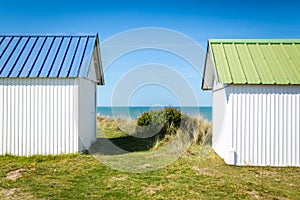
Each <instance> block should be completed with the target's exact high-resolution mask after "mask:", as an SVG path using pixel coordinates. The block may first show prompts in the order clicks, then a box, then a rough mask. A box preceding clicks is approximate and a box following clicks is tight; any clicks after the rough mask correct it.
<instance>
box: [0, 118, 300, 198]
mask: <svg viewBox="0 0 300 200" xmlns="http://www.w3.org/2000/svg"><path fill="white" fill-rule="evenodd" d="M120 120H121V119H120ZM121 121H122V120H121ZM118 123H121V122H118ZM127 123H129V125H130V123H131V124H132V122H130V121H122V124H127ZM100 130H101V131H100ZM131 130H133V129H131ZM126 132H127V133H128V132H130V131H126ZM133 132H134V131H132V133H133ZM98 134H99V136H101V137H103V138H102V139H104V138H105V137H106V138H109V140H112V141H114V142H115V144H122V143H124V142H126V141H128V143H127V146H126V145H125V144H123V145H125V146H123V147H126V148H127V150H130V152H129V153H128V152H127V153H122V154H118V153H117V154H114V155H112V154H103V155H99V156H102V157H105V159H108V160H110V161H111V160H113V159H115V160H117V161H116V162H118V163H114V164H115V165H120V166H122V164H123V165H124V166H126V165H127V164H131V165H136V166H132V167H133V168H134V167H137V168H138V167H139V166H146V167H145V169H148V168H150V169H151V168H154V167H155V166H154V164H153V163H157V162H159V158H161V157H163V159H165V157H164V154H161V152H160V150H161V149H164V147H166V145H167V144H168V141H164V143H163V144H159V145H157V143H159V142H157V141H155V140H154V139H153V140H152V139H151V140H150V139H149V140H148V141H145V143H144V144H143V145H145V144H147V145H148V148H147V149H137V150H135V149H134V147H132V148H130V146H132V145H134V144H137V143H139V142H140V140H137V139H136V140H133V139H132V140H130V139H129V140H127V139H128V138H130V137H132V135H130V134H129V135H128V134H125V133H124V130H123V131H122V129H120V128H118V126H116V121H112V120H109V119H102V121H101V120H99V132H98ZM117 139H118V140H119V141H118V140H117ZM169 139H170V140H171V139H174V138H169ZM175 147H177V146H175ZM205 151H207V152H205ZM157 152H158V153H157ZM143 156H144V157H146V162H148V161H149V160H147V159H148V157H151V158H152V159H154V160H155V159H156V160H155V161H156V162H153V163H151V164H152V165H145V163H143V161H144V158H143ZM141 158H143V159H141ZM105 161H107V160H105ZM105 161H104V162H105ZM139 162H141V163H139ZM109 164H110V163H109ZM109 164H108V165H106V164H103V162H99V161H98V160H97V159H96V158H95V157H94V156H92V155H82V154H73V155H59V156H32V157H15V156H0V199H299V198H300V190H299V185H300V168H297V167H247V166H246V167H237V166H229V165H226V164H225V163H224V162H223V160H222V159H221V158H220V157H218V156H217V155H216V154H215V153H214V152H213V151H212V150H210V149H209V148H203V147H201V145H196V144H195V143H193V144H192V145H191V146H190V147H189V149H188V150H187V151H184V152H182V156H181V157H179V158H178V159H177V160H175V161H174V162H172V163H171V164H169V165H167V166H166V167H163V168H160V169H158V170H154V171H150V170H145V171H144V172H143V173H131V172H128V170H127V172H126V169H124V170H123V171H120V170H115V169H113V168H111V167H110V166H109ZM120 166H119V167H120Z"/></svg>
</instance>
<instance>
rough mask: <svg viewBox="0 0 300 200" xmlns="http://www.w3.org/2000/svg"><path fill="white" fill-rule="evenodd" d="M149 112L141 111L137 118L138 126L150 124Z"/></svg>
mask: <svg viewBox="0 0 300 200" xmlns="http://www.w3.org/2000/svg"><path fill="white" fill-rule="evenodd" d="M150 120H151V119H150V114H149V112H145V113H143V114H142V115H141V116H140V117H139V118H138V120H137V125H138V126H148V125H149V124H150Z"/></svg>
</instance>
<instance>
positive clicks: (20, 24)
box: [0, 0, 300, 105]
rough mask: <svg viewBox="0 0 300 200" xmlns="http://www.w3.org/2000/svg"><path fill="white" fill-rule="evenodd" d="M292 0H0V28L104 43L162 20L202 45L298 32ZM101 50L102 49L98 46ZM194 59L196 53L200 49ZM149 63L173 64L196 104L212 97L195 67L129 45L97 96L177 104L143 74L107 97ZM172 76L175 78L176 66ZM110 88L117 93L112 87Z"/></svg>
mask: <svg viewBox="0 0 300 200" xmlns="http://www.w3.org/2000/svg"><path fill="white" fill-rule="evenodd" d="M299 7H300V3H299V2H298V1H288V0H287V1H249V0H246V1H230V0H228V1H204V2H202V1H189V0H187V1H176V0H173V1H141V0H139V1H135V0H133V1H113V0H111V1H89V0H85V1H75V0H73V1H68V0H65V1H57V0H52V1H14V0H10V1H1V6H0V27H1V29H0V34H46V33H47V34H50V33H54V34H60V33H62V34H78V33H99V35H100V42H101V43H103V42H104V43H105V41H107V40H108V39H109V38H111V37H112V36H113V35H115V34H119V33H121V32H123V31H127V30H130V29H136V28H143V27H161V28H166V29H172V30H175V31H177V32H179V33H182V34H185V35H186V36H188V37H190V38H191V39H193V40H194V41H195V42H196V43H198V44H199V45H200V46H202V47H203V49H204V50H205V49H206V43H207V39H208V38H299V36H300V20H299V14H298V13H299V11H298V10H299ZM116 48H118V47H116ZM103 50H104V51H105V48H104V49H103ZM105 55H106V52H102V56H105ZM199 59H203V58H202V57H201V56H199ZM151 63H152V64H153V63H154V65H155V66H158V65H161V66H167V67H168V69H169V70H171V71H172V70H173V71H172V73H170V74H173V72H176V73H177V75H178V74H179V75H180V76H181V77H183V78H184V79H185V81H186V82H187V83H188V85H189V86H190V88H192V90H193V92H194V93H193V94H194V95H195V98H196V104H198V105H210V104H211V94H210V92H202V91H201V90H200V86H201V74H199V73H197V72H196V71H195V69H194V68H193V66H191V64H190V63H188V62H186V61H185V60H184V59H182V58H180V57H178V56H176V55H174V54H172V53H170V52H166V51H161V50H159V49H142V50H139V51H133V52H130V53H128V54H126V55H123V56H121V57H120V58H119V59H117V60H116V61H115V62H113V63H112V64H111V65H110V66H109V68H108V69H107V70H106V71H105V79H106V80H105V81H106V85H105V86H103V87H99V88H98V102H97V104H98V105H111V104H112V102H116V104H118V103H120V104H122V103H123V104H124V102H125V104H127V105H153V104H155V105H166V104H167V105H176V104H180V102H182V101H185V99H184V100H183V99H182V98H183V97H182V95H181V94H177V93H180V92H181V91H174V90H173V91H172V89H171V88H170V87H169V86H166V85H165V86H164V85H163V84H159V83H148V82H145V84H141V87H138V88H136V89H135V90H134V91H132V92H131V96H130V97H129V98H127V99H124V101H122V102H118V101H114V100H113V98H115V96H118V95H120V96H122V90H120V89H118V88H117V87H118V86H119V85H120V84H119V83H122V87H123V89H124V90H126V89H128V88H129V85H130V84H132V79H131V80H128V79H126V75H128V73H129V72H130V71H132V70H134V69H137V68H139V67H140V66H145V65H146V66H149V67H150V68H151ZM202 63H203V61H202ZM154 68H155V67H154ZM163 68H164V67H162V69H163ZM199 68H200V69H201V68H203V66H199ZM145 69H146V68H145ZM165 69H167V68H165ZM132 74H133V75H134V74H135V73H132ZM135 75H136V77H135V78H136V79H147V77H145V76H144V74H143V72H141V73H140V74H138V73H137V74H135ZM163 75H165V74H163ZM163 75H162V74H161V73H160V72H157V73H153V74H151V73H150V74H149V76H157V77H161V80H165V79H171V78H172V77H165V76H163ZM124 77H125V78H124ZM129 77H130V76H129ZM173 77H174V79H175V78H176V74H175V73H174V76H173ZM121 80H122V81H121ZM123 80H126V81H127V82H125V81H123ZM139 83H140V82H139ZM170 83H172V84H174V85H175V86H174V88H179V89H177V90H180V88H181V87H180V86H182V84H181V83H180V81H179V82H178V83H177V82H176V81H174V80H173V82H170ZM176 84H177V85H176ZM124 85H125V86H126V85H128V88H126V87H125V88H124ZM172 86H173V85H172ZM177 86H178V87H177ZM116 91H118V92H119V93H118V94H115V92H116ZM180 95H181V96H180ZM186 99H190V96H189V95H186ZM185 102H186V103H187V104H193V102H189V101H185Z"/></svg>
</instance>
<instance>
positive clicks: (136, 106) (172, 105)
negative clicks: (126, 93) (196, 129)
mask: <svg viewBox="0 0 300 200" xmlns="http://www.w3.org/2000/svg"><path fill="white" fill-rule="evenodd" d="M97 107H162V108H163V107H212V105H196V106H195V105H189V106H180V105H172V106H153V105H134V106H121V105H117V106H115V105H114V106H111V105H110V106H109V105H101V106H99V105H97Z"/></svg>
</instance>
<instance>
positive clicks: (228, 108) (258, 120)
mask: <svg viewBox="0 0 300 200" xmlns="http://www.w3.org/2000/svg"><path fill="white" fill-rule="evenodd" d="M221 91H223V92H224V91H225V93H226V98H224V95H223V94H224V93H223V92H221ZM220 93H222V95H219V92H214V94H213V95H214V97H213V98H214V99H215V100H216V101H214V105H213V106H215V105H216V109H218V107H217V106H218V105H219V110H218V111H214V116H213V123H220V122H224V123H225V124H224V125H222V126H220V124H218V125H214V126H213V128H214V129H213V134H214V135H216V136H218V135H222V136H220V138H221V139H220V140H219V141H217V140H215V141H214V145H215V146H214V149H216V152H217V153H218V154H219V155H220V156H221V157H223V158H224V159H225V161H226V162H227V163H228V164H236V165H259V166H265V165H271V166H300V86H291V85H289V86H275V85H270V86H267V85H257V86H256V85H252V86H251V85H230V86H229V87H226V88H224V89H221V90H220ZM222 102H224V103H222ZM223 104H224V108H223V109H222V108H220V106H222V105H223ZM214 110H215V108H214ZM216 112H222V113H223V114H221V113H220V115H224V116H225V117H224V120H220V119H218V118H217V117H216V115H217V114H216ZM216 127H223V128H216ZM223 136H224V137H223ZM224 138H227V140H226V139H224ZM224 143H226V145H224ZM231 150H233V151H234V153H233V152H230V151H231Z"/></svg>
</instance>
